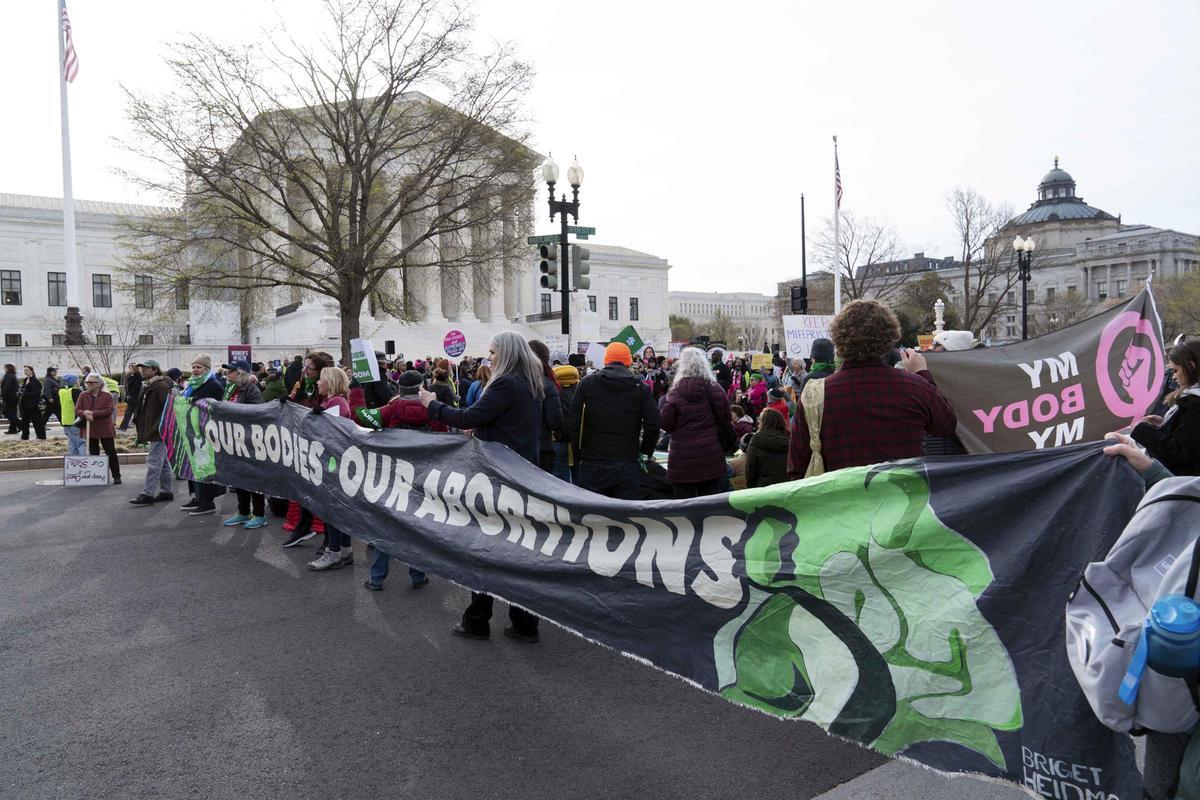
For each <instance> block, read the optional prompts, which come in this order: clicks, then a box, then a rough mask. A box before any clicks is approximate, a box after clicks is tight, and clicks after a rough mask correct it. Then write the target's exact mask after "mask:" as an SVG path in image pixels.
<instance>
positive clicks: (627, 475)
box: [575, 458, 642, 500]
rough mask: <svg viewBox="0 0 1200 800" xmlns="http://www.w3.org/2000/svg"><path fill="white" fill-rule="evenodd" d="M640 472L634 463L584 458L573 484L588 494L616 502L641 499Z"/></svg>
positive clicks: (639, 468)
mask: <svg viewBox="0 0 1200 800" xmlns="http://www.w3.org/2000/svg"><path fill="white" fill-rule="evenodd" d="M641 478H642V470H641V467H639V466H638V464H637V462H636V461H602V460H600V459H587V458H585V459H584V460H583V461H582V462H580V464H579V469H578V471H577V472H576V474H575V483H576V484H577V485H578V486H580V487H582V488H584V489H587V490H588V491H589V492H595V493H596V494H602V495H604V496H605V497H612V498H615V499H617V500H638V499H640V498H641V487H640V484H641Z"/></svg>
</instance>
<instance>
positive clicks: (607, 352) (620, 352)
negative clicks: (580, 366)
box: [604, 342, 633, 367]
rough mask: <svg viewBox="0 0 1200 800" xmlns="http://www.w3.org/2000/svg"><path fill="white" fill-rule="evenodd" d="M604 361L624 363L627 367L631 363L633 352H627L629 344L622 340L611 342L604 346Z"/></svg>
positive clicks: (606, 362)
mask: <svg viewBox="0 0 1200 800" xmlns="http://www.w3.org/2000/svg"><path fill="white" fill-rule="evenodd" d="M604 363H605V364H624V365H625V366H627V367H628V366H629V365H630V364H632V363H633V354H632V353H630V352H629V345H627V344H625V343H624V342H613V343H612V344H610V345H609V346H608V347H606V348H604Z"/></svg>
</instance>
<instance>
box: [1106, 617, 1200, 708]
mask: <svg viewBox="0 0 1200 800" xmlns="http://www.w3.org/2000/svg"><path fill="white" fill-rule="evenodd" d="M1147 666H1149V667H1150V668H1151V669H1153V670H1154V671H1155V672H1157V673H1159V674H1160V675H1166V676H1168V677H1171V678H1191V677H1195V675H1196V674H1197V672H1198V671H1200V605H1197V604H1196V602H1195V601H1194V600H1192V599H1191V598H1190V597H1185V596H1184V595H1181V594H1169V595H1166V596H1164V597H1162V598H1160V599H1159V600H1158V601H1157V602H1155V604H1154V606H1153V607H1152V608H1151V609H1150V616H1148V617H1147V618H1146V625H1145V627H1144V628H1143V629H1142V638H1141V639H1140V640H1139V641H1138V644H1137V649H1136V650H1134V653H1133V660H1132V661H1131V662H1130V664H1129V671H1128V672H1126V673H1125V679H1124V680H1123V681H1122V682H1121V688H1120V689H1119V690H1118V692H1117V694H1118V695H1120V697H1121V700H1123V701H1124V702H1125V704H1126V705H1133V704H1134V702H1135V701H1136V700H1137V694H1138V688H1139V687H1140V686H1141V683H1142V673H1143V671H1144V670H1145V668H1146V667H1147Z"/></svg>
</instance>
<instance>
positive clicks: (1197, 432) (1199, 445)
mask: <svg viewBox="0 0 1200 800" xmlns="http://www.w3.org/2000/svg"><path fill="white" fill-rule="evenodd" d="M1130 435H1131V436H1133V440H1134V441H1135V442H1137V443H1138V444H1140V445H1142V446H1143V447H1145V448H1146V450H1147V451H1148V452H1149V453H1150V455H1152V456H1154V457H1155V458H1157V459H1158V460H1159V461H1161V462H1162V465H1163V466H1164V467H1166V468H1167V469H1169V470H1170V471H1171V472H1172V473H1174V474H1175V475H1200V385H1197V386H1192V387H1189V388H1187V389H1185V390H1184V391H1183V394H1182V395H1180V396H1179V398H1178V399H1177V400H1176V401H1175V405H1174V407H1172V408H1170V409H1168V410H1167V413H1166V416H1164V417H1163V421H1162V424H1161V425H1159V426H1158V427H1157V428H1156V427H1154V426H1153V425H1151V424H1150V423H1148V422H1142V423H1140V424H1138V426H1137V427H1135V428H1134V429H1133V432H1132V433H1131V434H1130Z"/></svg>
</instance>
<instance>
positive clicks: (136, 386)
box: [125, 371, 142, 408]
mask: <svg viewBox="0 0 1200 800" xmlns="http://www.w3.org/2000/svg"><path fill="white" fill-rule="evenodd" d="M141 391H142V373H140V372H137V371H134V373H133V374H132V375H126V376H125V402H126V403H127V404H128V405H132V406H133V407H134V408H136V407H137V401H138V395H139V394H141Z"/></svg>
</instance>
